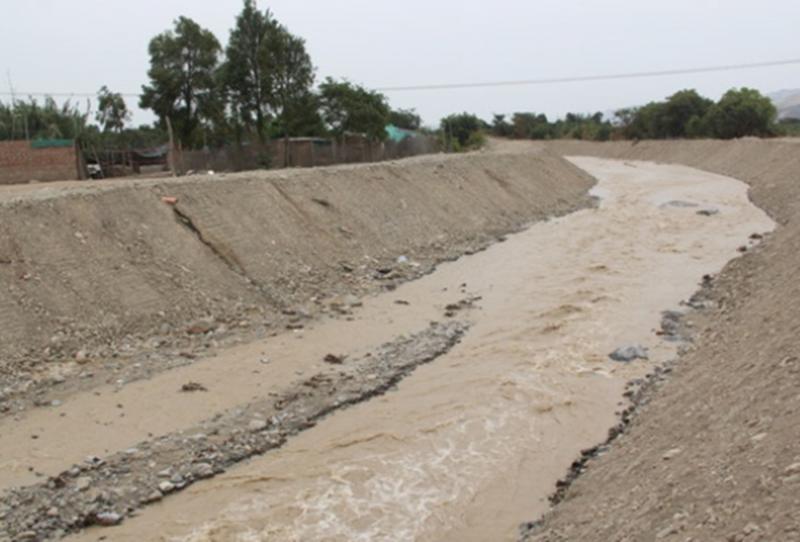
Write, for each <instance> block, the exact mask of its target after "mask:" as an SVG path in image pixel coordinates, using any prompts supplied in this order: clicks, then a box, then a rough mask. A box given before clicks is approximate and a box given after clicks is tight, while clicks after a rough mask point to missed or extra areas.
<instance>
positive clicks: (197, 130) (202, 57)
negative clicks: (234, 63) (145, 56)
mask: <svg viewBox="0 0 800 542" xmlns="http://www.w3.org/2000/svg"><path fill="white" fill-rule="evenodd" d="M220 51H221V47H220V44H219V42H218V41H217V38H216V37H214V34H212V33H211V31H210V30H206V29H204V28H202V27H201V26H200V25H199V24H197V23H196V22H195V21H193V20H192V19H189V18H187V17H179V18H178V19H177V20H176V21H175V28H174V29H173V30H168V31H166V32H164V33H162V34H159V35H158V36H156V37H155V38H153V39H152V40H151V41H150V47H149V52H150V70H149V71H148V72H147V74H148V76H149V77H150V83H149V84H148V85H145V86H143V87H142V97H141V100H140V102H139V105H140V106H141V107H142V108H144V109H151V110H153V112H155V114H156V115H158V118H159V122H160V124H161V125H162V126H163V125H164V124H165V123H166V119H167V118H169V119H170V120H171V122H172V124H173V126H174V129H175V132H176V133H177V134H178V136H179V137H180V138H181V141H182V142H183V143H184V144H185V145H189V146H197V145H200V144H201V143H202V142H203V139H204V137H203V135H204V134H203V132H202V128H203V125H204V123H210V122H211V121H212V120H213V119H214V118H215V117H218V116H219V111H220V109H221V105H220V103H219V101H220V93H219V92H218V90H219V88H218V84H217V77H216V70H217V67H218V64H219V54H220Z"/></svg>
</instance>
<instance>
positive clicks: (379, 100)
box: [319, 77, 391, 141]
mask: <svg viewBox="0 0 800 542" xmlns="http://www.w3.org/2000/svg"><path fill="white" fill-rule="evenodd" d="M319 92H320V105H321V110H322V118H323V120H324V121H325V123H326V124H327V126H328V128H329V129H330V131H331V132H333V134H334V135H336V136H337V137H342V136H343V135H344V134H345V133H348V132H350V133H360V134H365V135H366V136H367V137H368V138H369V139H372V140H377V141H383V140H385V139H386V124H387V123H388V122H389V113H390V111H391V110H390V108H389V104H388V103H387V101H386V97H385V96H384V95H383V94H381V93H379V92H375V91H372V90H367V89H366V88H364V87H362V86H359V85H355V84H353V83H351V82H349V81H336V80H335V79H332V78H330V77H328V78H327V79H325V81H324V82H323V83H322V84H321V85H320V87H319Z"/></svg>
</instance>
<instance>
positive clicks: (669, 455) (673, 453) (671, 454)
mask: <svg viewBox="0 0 800 542" xmlns="http://www.w3.org/2000/svg"><path fill="white" fill-rule="evenodd" d="M682 451H683V450H681V449H680V448H673V449H672V450H669V451H668V452H666V453H665V454H664V455H662V456H661V459H663V460H664V461H669V460H670V459H675V458H676V457H677V456H678V455H680V453H681V452H682Z"/></svg>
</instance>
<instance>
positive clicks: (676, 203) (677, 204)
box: [660, 199, 699, 208]
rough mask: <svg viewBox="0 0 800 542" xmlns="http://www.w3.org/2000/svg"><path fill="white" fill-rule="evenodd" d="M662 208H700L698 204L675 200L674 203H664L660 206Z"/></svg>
mask: <svg viewBox="0 0 800 542" xmlns="http://www.w3.org/2000/svg"><path fill="white" fill-rule="evenodd" d="M660 207H661V208H665V207H680V208H690V207H699V205H698V204H697V203H692V202H691V201H681V200H677V199H674V200H672V201H668V202H666V203H662V204H661V205H660Z"/></svg>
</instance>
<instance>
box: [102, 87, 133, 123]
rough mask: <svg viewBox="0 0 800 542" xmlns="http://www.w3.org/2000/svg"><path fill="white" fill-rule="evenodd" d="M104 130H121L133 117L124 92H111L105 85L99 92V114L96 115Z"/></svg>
mask: <svg viewBox="0 0 800 542" xmlns="http://www.w3.org/2000/svg"><path fill="white" fill-rule="evenodd" d="M95 118H96V119H97V122H98V124H100V127H101V129H102V130H103V131H104V132H108V131H112V132H117V133H119V132H121V131H122V129H123V128H124V127H125V123H126V122H128V121H129V120H130V118H131V114H130V111H128V106H127V105H126V104H125V99H124V98H123V97H122V94H118V93H116V92H111V91H110V90H108V87H107V86H105V85H103V86H102V87H101V88H100V91H99V92H98V93H97V115H96V117H95Z"/></svg>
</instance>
